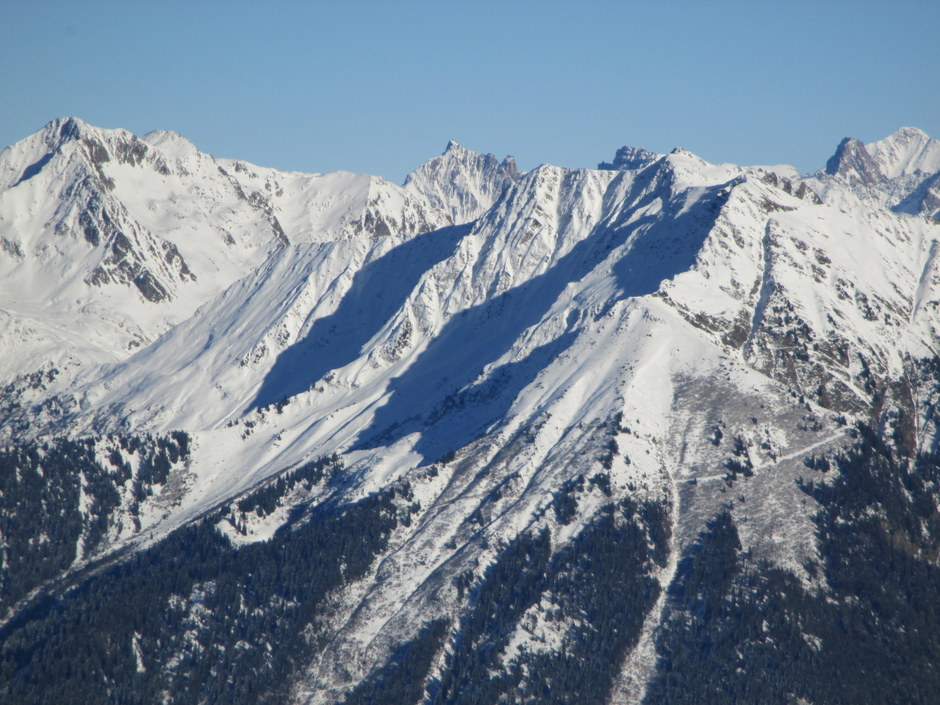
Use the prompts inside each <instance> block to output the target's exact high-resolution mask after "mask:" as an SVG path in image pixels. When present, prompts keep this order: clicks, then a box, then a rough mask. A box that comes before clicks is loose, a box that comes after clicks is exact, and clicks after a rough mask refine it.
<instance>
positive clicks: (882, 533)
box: [646, 427, 940, 705]
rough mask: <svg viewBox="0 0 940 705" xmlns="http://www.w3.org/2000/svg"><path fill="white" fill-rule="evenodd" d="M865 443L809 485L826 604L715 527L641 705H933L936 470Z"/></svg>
mask: <svg viewBox="0 0 940 705" xmlns="http://www.w3.org/2000/svg"><path fill="white" fill-rule="evenodd" d="M858 439H859V441H858V444H857V446H856V447H855V448H854V449H853V451H852V452H850V453H846V454H844V455H841V456H837V457H835V458H831V459H829V460H828V461H827V462H826V463H824V464H823V463H820V462H819V461H818V460H813V462H812V463H811V466H812V467H818V468H819V469H820V470H821V471H825V470H828V469H829V467H830V465H831V466H833V467H834V468H835V469H837V470H838V474H836V475H835V476H833V475H825V476H824V479H825V480H826V481H825V482H823V481H819V482H804V483H803V484H802V487H803V489H804V491H806V492H807V493H810V494H812V495H813V497H814V498H815V499H816V500H817V501H818V502H819V503H820V505H821V509H820V511H819V513H818V514H817V516H816V517H815V522H816V526H817V536H818V545H819V551H820V555H821V558H822V560H821V564H819V565H812V566H809V567H808V568H809V570H810V571H811V572H813V573H815V574H816V576H817V577H818V578H819V579H820V584H821V586H822V587H821V588H820V590H819V591H817V592H811V591H807V590H806V589H804V587H803V586H802V584H801V583H800V581H799V580H798V579H797V578H796V577H795V576H794V575H792V574H791V573H788V572H786V571H783V570H781V569H779V568H776V567H773V566H771V565H768V564H766V563H761V562H754V561H752V560H751V559H750V558H749V556H747V555H746V554H745V553H742V551H741V545H740V542H739V539H738V534H737V530H736V528H735V526H734V523H733V521H732V519H731V516H730V514H727V513H725V514H723V515H721V516H719V517H718V518H717V519H715V520H714V521H713V522H712V523H711V524H710V526H709V528H708V530H707V531H706V532H704V533H703V535H702V536H701V537H700V538H699V540H698V542H697V543H696V544H695V545H694V546H693V547H692V548H691V549H690V550H689V551H688V552H687V554H686V555H685V557H684V558H683V560H682V561H681V563H680V566H679V571H678V575H677V578H676V580H675V581H674V582H673V585H672V587H671V589H670V593H669V617H668V619H667V620H666V628H665V629H664V630H663V631H662V633H661V637H660V640H659V651H660V661H659V665H658V669H657V676H656V678H655V681H654V683H653V684H652V687H651V689H650V691H649V692H648V694H647V699H646V702H648V703H650V704H653V703H677V704H680V705H681V704H682V703H696V704H697V705H705V704H708V703H715V704H716V705H717V704H718V703H723V704H726V703H748V704H749V705H750V704H753V705H760V704H762V703H781V704H783V703H795V702H798V701H799V699H800V698H802V699H803V701H804V702H813V703H827V704H831V705H841V704H844V705H850V704H851V705H869V704H870V705H888V704H891V703H898V704H899V705H900V704H902V703H903V704H909V703H933V702H938V693H940V607H938V606H940V566H938V561H937V558H938V555H940V512H938V501H940V457H938V456H935V455H921V456H919V457H916V458H906V457H904V455H903V454H901V453H899V452H898V451H897V446H896V445H892V444H891V443H890V440H891V439H888V441H886V440H885V439H884V438H882V437H880V436H879V435H878V434H877V433H875V432H874V431H873V430H872V429H870V428H866V427H862V428H860V429H859V433H858Z"/></svg>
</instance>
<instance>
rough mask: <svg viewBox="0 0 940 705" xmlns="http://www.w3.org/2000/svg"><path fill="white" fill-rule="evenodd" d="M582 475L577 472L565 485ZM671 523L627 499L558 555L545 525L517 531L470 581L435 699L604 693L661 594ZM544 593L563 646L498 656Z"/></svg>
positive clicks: (595, 696)
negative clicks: (506, 659) (659, 574)
mask: <svg viewBox="0 0 940 705" xmlns="http://www.w3.org/2000/svg"><path fill="white" fill-rule="evenodd" d="M583 485H584V481H583V479H582V480H581V482H580V483H579V482H578V481H577V480H574V481H573V482H572V483H571V486H570V487H569V488H568V489H569V492H566V493H565V494H566V495H569V496H570V495H572V494H573V491H574V490H575V489H576V488H577V487H583ZM561 506H562V507H565V506H566V503H564V502H563V503H562V504H561ZM556 511H557V510H556ZM562 511H563V512H564V511H565V510H564V509H563V510H562ZM669 532H670V527H669V521H668V516H667V514H666V508H665V507H664V506H663V505H661V504H657V503H652V502H649V503H634V502H631V501H623V502H621V503H619V504H617V505H615V504H608V505H606V506H605V507H604V508H603V509H602V510H601V511H600V512H599V514H598V516H597V517H596V518H595V519H594V520H593V521H592V522H591V524H589V525H588V526H586V527H585V528H584V529H582V530H581V532H580V533H579V534H578V535H577V536H576V537H575V538H574V539H572V540H571V541H570V542H569V543H567V544H565V545H564V546H563V547H561V549H560V550H558V551H557V552H556V553H554V555H553V553H552V547H551V541H550V538H549V535H548V532H547V531H543V532H540V533H536V534H522V535H520V536H519V537H518V538H517V539H515V540H514V541H513V542H511V543H510V544H509V545H508V546H507V547H506V548H505V549H504V550H503V551H502V552H501V553H500V554H499V556H498V558H497V559H496V561H495V563H494V564H493V565H491V566H490V567H489V568H488V569H487V571H486V573H485V575H484V576H483V580H482V581H481V583H480V584H479V585H478V586H477V587H476V588H475V589H472V590H471V592H470V608H469V610H468V612H467V613H466V615H465V616H464V618H463V619H462V621H461V623H460V626H459V629H458V630H457V633H456V636H455V639H454V643H453V653H452V654H451V655H450V657H449V658H448V660H447V664H446V668H445V670H444V673H443V676H442V678H441V683H440V688H439V690H438V691H437V692H436V693H433V694H432V701H433V702H434V703H441V704H444V703H447V704H455V705H456V704H463V703H467V704H469V703H474V704H481V705H483V704H487V703H497V702H499V703H503V702H505V703H517V702H538V703H549V704H551V703H559V704H561V703H566V704H569V703H570V704H571V705H574V704H588V703H598V704H600V703H603V702H605V700H606V698H607V696H608V694H609V692H610V689H611V687H612V686H613V683H614V679H615V678H616V676H617V674H618V673H619V670H620V667H621V664H622V662H623V658H624V657H625V656H626V654H627V652H628V651H629V650H630V648H632V646H634V645H635V644H636V641H637V639H638V638H639V633H640V629H641V627H642V625H643V620H644V618H645V616H646V614H647V612H648V611H649V609H650V608H651V607H652V605H653V603H654V602H655V601H656V599H657V597H658V595H659V584H658V583H657V582H656V580H655V579H654V578H653V577H652V572H653V570H654V569H655V567H656V566H657V565H662V564H663V563H664V562H665V560H666V558H667V554H668V540H669ZM543 601H544V603H546V604H551V605H553V608H552V609H551V610H550V611H549V613H548V614H546V615H545V617H546V618H547V619H548V620H549V621H552V622H555V623H556V624H557V626H558V628H559V629H561V630H562V631H563V632H564V633H565V637H564V647H563V648H562V649H560V650H556V651H552V652H550V653H527V652H522V653H521V654H520V656H519V657H518V658H517V659H515V660H514V661H513V662H512V663H511V664H504V663H502V662H501V657H502V655H503V652H504V650H505V648H506V646H507V644H508V643H509V639H510V637H511V636H512V634H513V632H514V631H515V630H516V628H517V627H518V625H519V622H520V619H521V618H522V616H523V615H524V614H525V612H526V611H527V610H528V609H529V608H531V607H532V606H533V605H536V604H538V603H540V602H543Z"/></svg>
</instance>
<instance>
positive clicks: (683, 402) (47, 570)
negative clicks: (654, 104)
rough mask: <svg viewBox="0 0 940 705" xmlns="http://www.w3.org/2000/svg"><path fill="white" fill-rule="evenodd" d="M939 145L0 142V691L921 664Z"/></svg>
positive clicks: (184, 699)
mask: <svg viewBox="0 0 940 705" xmlns="http://www.w3.org/2000/svg"><path fill="white" fill-rule="evenodd" d="M938 188H940V141H938V140H935V139H932V138H930V137H928V136H927V135H926V134H924V133H923V132H922V131H920V130H917V129H914V128H902V129H900V130H899V131H898V132H896V133H894V134H893V135H890V136H889V137H887V138H885V139H883V140H880V141H878V142H873V143H870V144H864V143H862V142H860V141H859V140H855V139H849V138H847V139H846V140H844V141H843V142H842V143H841V144H840V145H839V146H838V147H837V149H836V152H835V154H834V155H833V156H832V158H831V159H829V161H828V162H827V163H826V166H825V168H824V169H821V170H820V171H819V172H817V173H815V174H810V175H801V174H799V173H797V172H796V171H795V170H794V169H792V168H791V167H787V166H775V167H739V166H736V165H731V164H720V165H714V164H709V163H707V162H705V161H703V160H701V159H700V158H698V157H697V156H695V155H694V154H691V153H689V152H687V151H685V150H682V149H678V148H677V149H675V150H673V151H672V152H671V153H669V154H655V153H653V152H650V151H648V150H645V149H641V148H637V147H623V148H621V149H619V150H618V151H617V152H616V155H615V156H614V158H613V160H612V161H610V162H604V163H601V164H599V165H598V168H597V169H563V168H558V167H554V166H550V165H543V166H540V167H538V168H536V169H533V170H532V171H529V172H520V171H519V170H518V168H517V166H516V164H515V162H514V160H513V159H512V158H511V157H506V158H503V159H501V158H498V157H496V156H494V155H484V154H478V153H476V152H473V151H471V150H469V149H466V148H465V147H462V146H461V145H459V144H457V143H456V142H451V143H450V144H448V146H447V148H446V150H445V152H444V153H443V154H442V155H440V156H438V157H435V158H433V159H431V160H429V161H428V162H426V163H425V164H423V165H421V166H420V167H418V168H417V169H416V170H415V171H414V172H412V173H411V174H410V175H409V176H408V177H407V179H406V181H405V183H404V184H403V185H396V184H392V183H390V182H388V181H386V180H384V179H381V178H379V177H374V176H367V175H358V174H350V173H347V172H336V173H329V174H301V173H283V172H278V171H276V170H274V169H267V168H262V167H257V166H254V165H251V164H248V163H245V162H242V161H237V160H225V159H217V158H214V157H212V156H210V155H208V154H205V153H202V152H200V151H199V150H198V149H197V148H196V147H195V146H194V145H193V144H192V143H190V142H189V141H187V140H186V139H185V138H183V137H181V136H180V135H178V134H175V133H172V132H155V133H150V134H148V135H144V136H142V137H138V136H135V135H132V134H131V133H129V132H126V131H123V130H106V129H101V128H97V127H94V126H92V125H88V124H86V123H84V122H82V121H81V120H78V119H75V118H66V119H60V120H55V121H53V122H51V123H50V124H49V125H47V126H46V127H45V128H43V129H42V130H41V131H39V132H37V133H36V134H34V135H32V136H30V137H27V138H26V139H24V140H22V141H21V142H19V143H17V144H15V145H12V146H11V147H8V148H7V149H5V150H3V152H0V281H2V282H3V285H2V286H0V332H2V334H0V348H2V352H3V353H4V354H3V355H0V700H2V701H3V702H4V703H16V704H19V703H23V704H26V703H36V702H56V703H63V704H65V703H83V704H84V703H90V702H120V703H155V702H162V703H173V704H178V705H183V704H189V703H192V704H194V705H195V704H201V703H207V704H208V703H212V704H216V703H231V704H232V705H236V704H237V705H250V704H252V703H259V704H260V703H266V704H274V703H304V704H311V705H313V704H316V703H322V704H328V703H329V704H332V703H343V704H345V705H365V704H373V705H384V704H385V703H391V702H394V703H401V704H402V705H419V704H428V705H445V704H456V703H468V704H469V703H473V704H474V705H477V704H479V705H486V704H493V705H496V704H497V703H499V704H502V703H559V704H561V703H570V704H572V705H574V704H575V703H577V704H578V705H584V704H588V703H597V704H598V705H600V704H607V703H610V704H617V705H622V704H628V703H629V704H637V705H639V704H648V705H653V704H655V703H696V704H706V703H716V704H718V703H722V704H727V703H747V704H748V705H751V704H763V703H779V704H781V705H784V704H786V705H791V704H792V705H795V704H797V703H812V704H814V705H829V704H838V703H846V704H849V703H851V704H853V705H857V704H860V703H872V704H873V705H874V704H875V703H878V704H883V703H905V704H907V703H913V702H917V703H920V702H924V703H926V702H932V701H933V700H934V699H935V694H936V693H937V692H940V671H938V669H937V667H936V664H937V663H940V636H938V635H940V616H938V612H937V610H936V609H935V605H936V604H937V603H938V600H940V447H938V443H940V434H938V422H940V417H938V415H937V411H936V410H937V408H938V404H940V358H938V356H937V353H936V351H937V350H938V349H940V262H938V260H937V252H938V249H940V244H938V243H940V191H938Z"/></svg>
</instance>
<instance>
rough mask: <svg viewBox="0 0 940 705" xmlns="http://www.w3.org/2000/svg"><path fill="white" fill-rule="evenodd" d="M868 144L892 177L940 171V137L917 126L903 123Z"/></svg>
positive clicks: (881, 165) (884, 170) (874, 156)
mask: <svg viewBox="0 0 940 705" xmlns="http://www.w3.org/2000/svg"><path fill="white" fill-rule="evenodd" d="M867 148H868V151H869V153H870V154H871V155H872V158H873V159H874V160H875V161H876V162H877V163H878V165H879V167H880V168H881V170H882V171H883V172H884V173H885V175H886V176H887V177H888V178H895V177H898V176H906V175H908V174H914V173H916V172H921V173H922V174H925V175H929V174H935V173H937V172H938V171H940V140H936V139H933V138H932V137H930V136H929V135H928V134H927V133H926V132H924V131H923V130H921V129H919V128H916V127H902V128H900V129H899V130H897V131H896V132H894V133H892V134H890V135H888V136H887V137H885V138H884V139H882V140H878V141H877V142H872V143H871V144H869V145H867Z"/></svg>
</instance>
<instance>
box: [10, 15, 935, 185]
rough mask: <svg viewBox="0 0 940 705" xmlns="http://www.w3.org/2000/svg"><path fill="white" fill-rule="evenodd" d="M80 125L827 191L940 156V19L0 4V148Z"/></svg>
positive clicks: (376, 158) (352, 158) (318, 152)
mask: <svg viewBox="0 0 940 705" xmlns="http://www.w3.org/2000/svg"><path fill="white" fill-rule="evenodd" d="M65 115H74V116H77V117H80V118H82V119H84V120H86V121H88V122H91V123H93V124H96V125H100V126H102V127H124V128H126V129H128V130H131V131H132V132H135V133H137V134H143V133H146V132H148V131H150V130H153V129H169V130H176V131H177V132H180V133H181V134H183V135H185V136H186V137H188V138H189V139H191V140H192V141H193V142H194V143H195V144H196V145H197V146H198V147H199V148H200V149H202V150H204V151H207V152H209V153H211V154H214V155H216V156H219V157H232V158H239V159H245V160H248V161H251V162H254V163H256V164H261V165H264V166H273V167H277V168H279V169H296V170H300V171H308V172H315V171H319V172H322V171H330V170H333V169H347V170H350V171H361V172H368V173H373V174H380V175H382V176H386V177H388V178H391V179H392V180H394V181H401V180H402V179H403V177H404V175H405V174H406V173H407V172H408V171H409V170H411V169H412V168H414V167H415V166H417V165H418V164H419V163H420V162H422V161H424V160H425V159H427V158H430V157H431V156H434V155H435V154H439V153H440V152H441V151H442V150H443V149H444V147H445V145H446V143H447V140H448V139H450V138H454V139H456V140H457V141H458V142H460V143H461V144H464V145H465V146H467V147H470V148H471V149H475V150H477V151H482V152H494V153H496V154H497V155H499V156H504V155H506V154H514V155H515V156H516V157H517V159H518V162H519V165H520V167H521V168H523V169H528V168H531V167H534V166H536V165H538V164H540V163H543V162H548V163H552V164H558V165H562V166H588V167H593V166H595V165H596V164H597V162H599V161H602V160H605V159H610V158H611V157H612V156H613V154H614V152H615V150H616V148H617V147H618V146H620V145H623V144H631V145H636V146H643V147H647V148H649V149H652V150H655V151H660V152H663V151H668V150H669V149H671V148H672V147H674V146H677V145H681V146H682V147H685V148H686V149H689V150H691V151H693V152H695V153H697V154H699V155H700V156H702V157H703V158H705V159H707V160H709V161H713V162H721V161H731V162H737V163H741V164H776V163H784V162H785V163H790V164H793V165H795V166H796V167H797V168H798V169H800V170H801V171H811V170H815V169H817V168H819V167H821V166H823V165H824V164H825V161H826V159H827V158H828V157H829V155H830V154H831V153H832V152H833V150H834V149H835V146H836V144H837V143H838V142H839V140H840V139H841V138H842V137H844V136H848V135H850V136H854V137H858V138H859V139H862V140H863V141H872V140H875V139H880V138H881V137H884V136H886V135H887V134H889V133H891V132H893V131H894V130H895V129H896V128H898V127H901V126H903V125H912V126H916V127H920V128H922V129H924V130H925V131H926V132H927V133H929V134H931V135H933V136H935V137H940V2H938V1H937V0H923V1H921V0H897V1H893V2H889V1H888V0H884V1H883V2H872V1H866V0H854V1H852V2H842V1H835V0H831V1H827V0H818V1H816V2H803V1H800V0H786V1H781V2H765V1H761V0H751V1H750V2H730V1H727V2H722V1H713V2H651V1H650V2H612V1H611V2H591V1H584V0H582V1H581V2H568V3H562V2H552V1H550V0H548V1H543V2H529V1H522V0H515V1H514V0H507V1H505V2H496V1H495V0H493V1H483V2H481V1H478V2H463V3H458V2H395V1H393V0H386V1H385V2H366V1H365V0H359V1H353V2H342V1H341V0H335V1H332V2H322V3H319V2H299V1H298V2H287V1H281V2H278V1H276V0H275V1H269V2H239V1H237V0H229V1H228V2H217V1H212V0H209V1H195V0H194V1H192V2H187V3H182V2H174V1H166V0H160V1H157V0H154V1H152V2H147V3H144V2H137V1H135V0H122V2H102V1H96V0H82V1H78V0H71V1H69V2H63V1H60V2H52V1H49V0H0V145H8V144H12V143H13V142H15V141H17V140H19V139H21V138H23V137H25V136H26V135H28V134H30V133H32V132H35V131H36V130H38V129H39V128H40V127H42V125H44V124H45V123H46V122H48V121H49V120H51V119H53V118H55V117H60V116H65Z"/></svg>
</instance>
